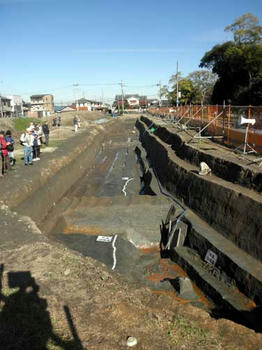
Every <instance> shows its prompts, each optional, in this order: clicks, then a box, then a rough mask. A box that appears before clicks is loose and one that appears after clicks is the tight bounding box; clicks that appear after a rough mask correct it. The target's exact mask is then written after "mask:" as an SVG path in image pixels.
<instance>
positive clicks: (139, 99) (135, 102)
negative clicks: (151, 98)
mask: <svg viewBox="0 0 262 350" xmlns="http://www.w3.org/2000/svg"><path fill="white" fill-rule="evenodd" d="M122 99H123V101H122ZM122 103H123V104H124V108H126V109H139V108H146V107H147V96H140V95H138V94H133V95H130V94H129V95H123V98H122V95H116V97H115V102H114V104H113V106H114V107H116V108H118V109H119V108H122Z"/></svg>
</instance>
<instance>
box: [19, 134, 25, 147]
mask: <svg viewBox="0 0 262 350" xmlns="http://www.w3.org/2000/svg"><path fill="white" fill-rule="evenodd" d="M24 141H25V133H23V134H22V135H21V136H20V139H19V142H20V145H21V146H24Z"/></svg>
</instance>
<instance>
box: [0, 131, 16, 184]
mask: <svg viewBox="0 0 262 350" xmlns="http://www.w3.org/2000/svg"><path fill="white" fill-rule="evenodd" d="M14 143H15V141H14V139H13V137H12V133H11V131H10V130H7V131H6V132H4V131H3V130H1V131H0V153H1V173H0V177H3V176H4V174H6V173H7V172H8V171H9V170H10V168H11V166H13V165H15V158H14Z"/></svg>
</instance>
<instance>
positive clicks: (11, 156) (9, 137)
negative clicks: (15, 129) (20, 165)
mask: <svg viewBox="0 0 262 350" xmlns="http://www.w3.org/2000/svg"><path fill="white" fill-rule="evenodd" d="M5 140H6V142H8V143H9V145H8V146H7V151H8V157H9V162H10V165H11V166H14V165H15V162H16V160H15V158H14V143H15V141H14V139H13V137H12V133H11V131H10V130H7V132H6V133H5Z"/></svg>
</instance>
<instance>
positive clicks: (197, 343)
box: [167, 316, 221, 350]
mask: <svg viewBox="0 0 262 350" xmlns="http://www.w3.org/2000/svg"><path fill="white" fill-rule="evenodd" d="M167 335H168V337H169V338H170V339H171V341H172V343H174V344H175V345H177V346H178V347H179V348H180V347H181V346H183V347H184V348H185V349H192V350H193V349H196V350H198V349H199V350H200V349H201V350H210V349H216V350H217V349H220V346H221V344H219V343H218V342H217V340H215V338H214V335H213V333H212V332H211V331H208V330H205V329H203V328H202V327H200V326H199V325H198V323H197V322H192V321H190V320H188V319H187V318H185V317H183V316H177V317H175V318H174V319H173V322H172V325H171V326H170V328H169V330H168V332H167Z"/></svg>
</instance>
